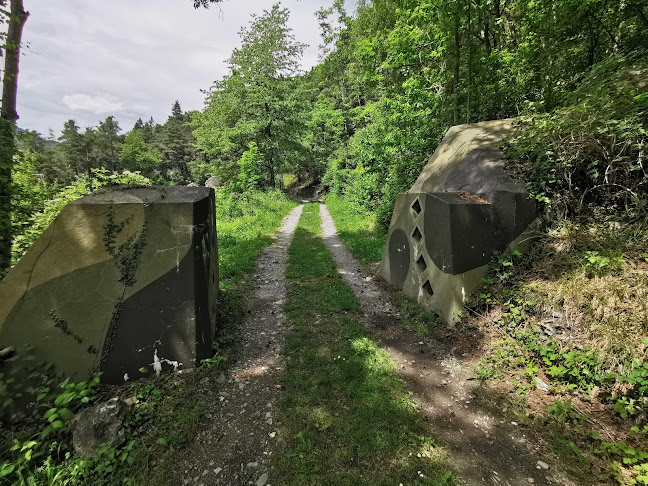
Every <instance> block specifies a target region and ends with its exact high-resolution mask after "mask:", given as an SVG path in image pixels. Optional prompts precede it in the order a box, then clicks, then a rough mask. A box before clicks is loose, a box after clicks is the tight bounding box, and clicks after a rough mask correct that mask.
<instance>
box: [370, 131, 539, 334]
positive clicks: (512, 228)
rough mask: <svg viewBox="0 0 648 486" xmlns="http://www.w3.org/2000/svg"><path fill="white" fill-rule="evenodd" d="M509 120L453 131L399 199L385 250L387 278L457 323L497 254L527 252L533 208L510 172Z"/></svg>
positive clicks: (524, 191) (385, 272) (383, 264)
mask: <svg viewBox="0 0 648 486" xmlns="http://www.w3.org/2000/svg"><path fill="white" fill-rule="evenodd" d="M512 130H513V128H512V125H511V120H497V121H492V122H483V123H476V124H469V125H459V126H455V127H452V128H451V129H450V130H448V133H447V134H446V136H445V137H444V138H443V140H442V142H441V144H440V145H439V147H438V148H437V150H436V151H435V152H434V154H433V155H432V157H431V158H430V160H429V161H428V163H427V165H426V166H425V168H424V169H423V171H422V173H421V175H420V176H419V178H418V179H417V180H416V182H415V183H414V185H413V186H412V187H411V189H410V190H409V192H407V193H402V194H399V196H398V198H397V201H396V206H395V209H394V213H393V215H392V220H391V225H390V228H389V233H388V235H387V243H386V245H385V249H384V251H383V258H382V274H383V276H384V277H385V279H386V280H387V281H389V282H391V283H392V284H393V285H395V286H396V287H398V288H400V289H402V290H403V292H404V293H405V294H406V295H409V296H410V297H412V298H414V299H417V300H418V301H419V302H420V303H421V304H422V305H424V306H425V307H426V308H428V309H431V310H437V311H439V312H440V313H441V315H442V316H443V317H444V318H445V320H446V322H447V323H448V324H451V323H453V322H455V321H456V319H457V318H458V316H459V314H460V312H461V311H462V309H463V303H464V301H465V299H466V297H467V296H468V295H469V294H470V293H472V292H473V291H474V290H475V289H476V288H477V287H478V286H479V285H480V283H481V278H482V277H483V276H484V274H485V273H486V271H487V269H488V263H489V262H490V259H491V257H492V255H493V252H494V251H496V250H497V251H506V250H512V249H517V248H520V249H524V248H525V246H526V244H527V243H528V240H529V238H530V237H531V236H532V233H533V231H532V227H531V224H532V222H533V221H534V220H535V218H536V213H535V205H534V203H533V201H532V200H531V199H529V196H528V192H527V191H526V188H525V187H524V185H522V184H521V183H519V182H516V181H514V180H513V179H511V177H510V176H509V175H508V174H507V173H506V172H505V170H504V161H503V160H502V158H501V152H500V150H499V148H498V145H499V143H500V142H501V140H502V139H503V138H504V137H505V136H506V135H507V134H510V133H512Z"/></svg>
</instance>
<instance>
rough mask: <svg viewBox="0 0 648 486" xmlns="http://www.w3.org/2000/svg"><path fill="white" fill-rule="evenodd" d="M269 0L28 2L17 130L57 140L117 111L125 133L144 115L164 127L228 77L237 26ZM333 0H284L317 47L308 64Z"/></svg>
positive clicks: (298, 33)
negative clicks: (207, 4)
mask: <svg viewBox="0 0 648 486" xmlns="http://www.w3.org/2000/svg"><path fill="white" fill-rule="evenodd" d="M273 3H274V2H272V1H270V0H226V1H225V2H223V3H222V4H221V5H222V6H221V7H220V8H219V7H211V8H210V9H208V10H205V9H200V10H194V8H193V1H192V0H111V1H109V2H106V1H99V0H55V1H54V0H25V9H27V10H28V11H29V12H30V17H29V19H28V21H27V23H26V25H25V30H24V33H23V41H24V42H25V43H26V45H27V48H24V49H23V55H22V57H21V61H20V75H19V88H18V114H19V115H20V120H18V126H20V127H21V128H29V129H32V130H37V131H39V132H41V133H42V134H43V135H48V132H49V129H50V128H51V129H53V130H54V132H55V135H56V136H58V135H59V133H60V130H61V128H62V126H63V123H64V122H65V121H66V120H68V119H71V118H73V119H75V120H76V121H77V124H79V125H80V126H81V127H87V126H96V125H97V124H98V122H99V121H100V120H103V119H104V118H105V117H106V116H108V115H114V116H115V117H116V118H117V120H118V121H119V123H120V126H121V128H122V130H123V131H124V132H125V131H128V130H130V128H132V126H133V124H134V123H135V121H136V120H137V118H140V117H141V118H143V119H144V120H148V118H149V117H151V116H152V117H153V118H154V119H155V121H156V122H158V123H163V122H164V121H165V120H166V119H167V117H168V116H169V114H170V111H171V104H172V103H173V102H174V101H175V100H176V99H178V100H179V101H180V103H181V105H182V108H183V109H184V110H194V109H201V108H202V107H203V102H204V95H203V94H202V93H201V89H208V88H209V86H210V85H211V84H212V82H213V81H214V80H216V79H219V78H221V77H222V76H223V75H224V74H225V73H226V64H225V61H226V59H227V58H228V57H229V56H230V54H231V52H232V50H233V49H234V48H235V47H236V46H238V45H239V36H238V31H239V30H240V28H241V27H243V26H246V25H248V24H249V22H250V19H251V15H252V14H253V13H256V14H260V13H262V11H263V10H264V9H269V8H271V6H272V4H273ZM331 3H332V0H284V1H282V2H281V5H282V6H283V7H285V8H288V9H289V10H290V11H291V18H290V23H289V25H290V27H291V28H292V29H293V34H294V35H295V37H296V39H297V40H298V41H300V42H304V43H306V44H309V45H310V47H309V48H308V49H307V50H306V52H305V55H304V58H303V59H302V65H303V68H304V69H309V68H310V67H312V66H313V65H314V64H316V63H317V57H318V46H319V44H320V37H319V26H318V24H317V20H316V18H315V15H314V12H315V11H316V10H318V9H319V8H321V7H322V6H323V5H324V6H329V5H330V4H331Z"/></svg>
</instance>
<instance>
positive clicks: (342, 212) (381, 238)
mask: <svg viewBox="0 0 648 486" xmlns="http://www.w3.org/2000/svg"><path fill="white" fill-rule="evenodd" d="M326 206H327V207H328V209H329V211H330V212H331V216H333V219H334V220H335V227H336V228H337V231H338V235H339V236H340V239H341V240H342V241H343V242H344V244H345V245H346V246H347V248H348V249H349V250H350V251H351V253H353V254H354V255H355V257H356V258H358V259H360V261H362V263H376V262H379V261H380V259H381V258H382V251H383V248H384V246H385V241H386V239H387V231H386V229H385V228H384V227H383V226H381V225H380V224H379V223H378V222H377V218H376V215H375V214H372V213H359V212H357V211H356V210H355V209H353V207H352V206H351V205H350V204H348V203H347V202H346V201H345V200H344V199H343V198H341V197H340V196H337V195H335V194H329V196H328V197H327V198H326Z"/></svg>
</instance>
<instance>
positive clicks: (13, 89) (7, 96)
mask: <svg viewBox="0 0 648 486" xmlns="http://www.w3.org/2000/svg"><path fill="white" fill-rule="evenodd" d="M28 16H29V13H28V12H25V10H24V8H23V2H22V0H11V7H10V18H9V22H8V24H9V28H8V30H7V43H6V47H5V72H4V80H3V84H2V109H1V110H0V118H1V121H0V277H2V276H4V273H5V272H6V271H7V270H8V269H9V267H10V266H11V245H12V242H13V235H12V229H11V170H12V168H13V157H14V154H15V152H16V142H15V131H16V120H18V113H17V112H16V93H17V90H18V62H19V60H20V43H21V40H22V31H23V27H24V25H25V22H26V21H27V17H28Z"/></svg>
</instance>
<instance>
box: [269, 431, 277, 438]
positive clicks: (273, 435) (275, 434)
mask: <svg viewBox="0 0 648 486" xmlns="http://www.w3.org/2000/svg"><path fill="white" fill-rule="evenodd" d="M276 436H277V433H276V432H270V433H269V434H268V437H270V438H271V439H274V438H275V437H276Z"/></svg>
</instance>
